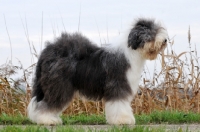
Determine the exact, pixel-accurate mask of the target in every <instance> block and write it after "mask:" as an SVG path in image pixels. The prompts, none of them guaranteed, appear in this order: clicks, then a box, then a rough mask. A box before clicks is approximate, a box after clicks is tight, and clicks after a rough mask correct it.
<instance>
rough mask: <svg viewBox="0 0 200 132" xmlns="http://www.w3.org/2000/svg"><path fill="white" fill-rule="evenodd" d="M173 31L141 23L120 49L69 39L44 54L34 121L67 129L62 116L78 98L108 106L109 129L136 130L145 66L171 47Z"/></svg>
mask: <svg viewBox="0 0 200 132" xmlns="http://www.w3.org/2000/svg"><path fill="white" fill-rule="evenodd" d="M167 38H168V35H167V31H166V29H165V28H163V27H162V26H161V24H159V23H157V22H156V21H154V20H152V19H143V18H140V19H137V20H136V22H135V24H134V25H133V27H132V28H131V29H130V30H129V31H128V34H126V36H125V38H124V40H123V41H121V42H119V44H118V45H115V46H109V47H104V48H103V47H102V48H101V47H98V46H96V45H95V44H93V43H92V42H91V41H90V40H88V39H87V38H86V37H84V36H83V35H81V34H79V33H74V34H68V33H63V34H62V35H61V37H59V38H57V39H56V40H55V41H54V42H53V43H51V42H48V43H47V46H46V48H45V49H44V50H43V51H42V53H41V55H40V57H39V60H38V63H37V66H36V72H35V79H34V84H33V91H32V99H31V101H30V103H29V105H28V117H29V118H30V119H31V120H32V121H33V122H36V123H37V124H47V125H51V124H54V125H55V124H62V120H61V119H60V117H59V115H60V113H61V112H62V111H63V110H65V109H66V108H67V107H68V106H69V104H70V101H72V98H73V96H74V95H75V93H77V92H78V93H79V94H80V95H81V96H84V97H86V98H87V99H90V100H101V99H103V100H104V101H105V114H106V120H107V122H108V123H109V124H135V118H134V116H133V112H132V108H131V101H132V99H133V97H134V95H135V94H137V90H138V84H139V80H140V76H141V72H142V70H143V66H144V64H145V60H154V59H156V57H157V55H158V54H159V53H160V52H161V51H162V50H164V48H165V47H166V45H167Z"/></svg>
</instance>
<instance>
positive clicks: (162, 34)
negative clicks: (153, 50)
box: [155, 28, 168, 45]
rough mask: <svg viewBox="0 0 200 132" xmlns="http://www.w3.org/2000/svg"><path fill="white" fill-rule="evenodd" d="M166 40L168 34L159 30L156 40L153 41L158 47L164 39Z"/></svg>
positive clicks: (163, 30)
mask: <svg viewBox="0 0 200 132" xmlns="http://www.w3.org/2000/svg"><path fill="white" fill-rule="evenodd" d="M167 38H168V33H167V31H166V30H165V29H164V28H162V29H160V30H159V32H158V34H157V35H156V39H155V45H160V44H162V43H163V40H164V39H167Z"/></svg>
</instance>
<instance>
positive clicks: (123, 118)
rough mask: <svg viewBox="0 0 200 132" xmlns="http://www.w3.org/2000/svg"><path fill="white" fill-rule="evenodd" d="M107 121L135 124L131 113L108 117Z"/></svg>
mask: <svg viewBox="0 0 200 132" xmlns="http://www.w3.org/2000/svg"><path fill="white" fill-rule="evenodd" d="M107 122H108V123H109V124H115V125H121V124H128V125H135V118H134V116H133V115H120V116H118V117H115V118H113V117H108V118H107Z"/></svg>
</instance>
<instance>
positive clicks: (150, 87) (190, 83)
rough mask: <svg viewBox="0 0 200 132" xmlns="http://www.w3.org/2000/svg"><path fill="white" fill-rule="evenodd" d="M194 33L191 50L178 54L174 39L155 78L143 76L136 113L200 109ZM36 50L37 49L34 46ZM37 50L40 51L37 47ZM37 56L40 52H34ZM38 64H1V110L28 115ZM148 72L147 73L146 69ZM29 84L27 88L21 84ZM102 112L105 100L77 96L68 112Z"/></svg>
mask: <svg viewBox="0 0 200 132" xmlns="http://www.w3.org/2000/svg"><path fill="white" fill-rule="evenodd" d="M190 39H191V35H190V30H189V31H188V43H189V47H190V48H189V51H187V52H182V53H180V54H176V53H175V51H174V50H173V45H174V42H173V41H172V42H170V43H169V45H168V47H167V49H166V51H165V52H163V53H162V54H161V55H160V57H159V58H158V61H159V62H160V63H159V64H157V65H159V66H160V67H161V68H155V69H154V73H153V77H152V79H148V78H145V75H144V76H143V77H142V78H141V80H142V83H141V85H140V86H139V88H140V89H139V91H138V94H137V95H136V96H135V99H134V100H133V102H132V107H133V111H134V113H136V114H141V113H151V112H152V111H154V110H170V111H171V110H180V111H184V112H189V111H193V112H197V113H200V91H199V88H200V72H199V68H200V66H199V61H198V59H199V57H198V54H197V49H196V47H194V50H192V49H193V48H192V45H191V43H190ZM33 50H34V51H35V49H34V47H33ZM35 52H36V51H35ZM34 55H35V56H37V54H36V53H34ZM33 67H34V65H32V66H30V67H29V68H27V69H24V68H23V67H22V65H20V66H13V65H12V63H7V64H4V65H1V66H0V98H1V102H0V113H3V112H4V113H7V114H12V115H15V114H18V113H21V114H23V115H26V108H27V105H28V102H29V101H30V93H31V90H30V89H31V88H30V86H31V84H30V83H29V81H28V80H29V79H30V78H31V75H32V72H33V71H32V70H33ZM156 67H158V66H156ZM18 70H21V71H22V72H23V76H22V77H21V78H19V79H18V80H17V81H14V80H12V79H11V75H13V74H16V73H17V71H18ZM145 74H147V73H145ZM21 83H23V84H24V85H25V88H26V89H25V91H22V90H20V88H18V87H19V86H20V84H21ZM80 113H85V114H102V113H104V102H103V101H99V102H92V101H86V100H83V99H80V98H79V97H76V98H75V99H74V100H73V102H72V103H71V104H70V106H69V107H68V109H66V111H64V114H71V115H72V114H80Z"/></svg>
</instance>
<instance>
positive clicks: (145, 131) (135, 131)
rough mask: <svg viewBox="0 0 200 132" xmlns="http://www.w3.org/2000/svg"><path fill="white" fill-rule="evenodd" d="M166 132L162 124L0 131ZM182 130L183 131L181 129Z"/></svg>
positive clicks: (4, 131)
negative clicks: (152, 125) (157, 125)
mask: <svg viewBox="0 0 200 132" xmlns="http://www.w3.org/2000/svg"><path fill="white" fill-rule="evenodd" d="M52 131H56V132H85V131H87V132H97V131H98V132H105V131H106V132H165V131H166V130H165V127H164V126H160V127H157V128H152V127H145V126H135V127H128V126H118V127H117V126H111V127H109V128H100V129H96V128H87V127H85V128H83V127H74V126H69V125H66V126H56V127H45V126H25V127H22V126H6V127H4V128H3V129H1V130H0V132H52ZM180 132H182V131H180Z"/></svg>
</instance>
